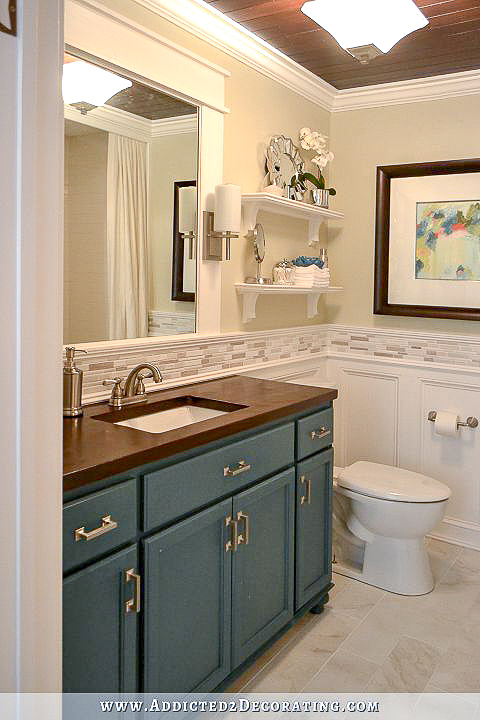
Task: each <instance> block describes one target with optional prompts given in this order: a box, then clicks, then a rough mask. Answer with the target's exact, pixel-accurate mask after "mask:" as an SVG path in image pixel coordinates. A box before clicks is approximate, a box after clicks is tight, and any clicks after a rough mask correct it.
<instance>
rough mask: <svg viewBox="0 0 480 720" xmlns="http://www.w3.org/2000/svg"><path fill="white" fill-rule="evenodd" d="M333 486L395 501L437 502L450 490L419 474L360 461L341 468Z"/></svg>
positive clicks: (445, 496) (444, 498)
mask: <svg viewBox="0 0 480 720" xmlns="http://www.w3.org/2000/svg"><path fill="white" fill-rule="evenodd" d="M337 484H338V485H340V487H344V488H346V489H348V490H354V491H355V492H358V493H361V494H362V495H368V496H370V497H376V498H382V499H383V500H397V501H399V502H418V503H421V502H440V501H441V500H447V499H448V498H449V497H450V488H449V487H447V485H444V484H443V483H441V482H439V481H438V480H434V478H431V477H428V476H427V475H421V474H420V473H416V472H411V471H410V470H403V469H402V468H398V467H392V466H391V465H380V464H379V463H372V462H365V461H363V460H360V461H358V462H355V463H353V465H349V467H346V468H343V469H342V470H341V471H340V472H339V474H338V478H337Z"/></svg>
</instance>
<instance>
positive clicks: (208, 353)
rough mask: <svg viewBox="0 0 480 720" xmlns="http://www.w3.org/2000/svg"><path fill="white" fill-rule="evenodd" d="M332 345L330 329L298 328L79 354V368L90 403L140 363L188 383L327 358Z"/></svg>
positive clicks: (166, 377) (169, 380) (172, 379)
mask: <svg viewBox="0 0 480 720" xmlns="http://www.w3.org/2000/svg"><path fill="white" fill-rule="evenodd" d="M326 345H327V331H326V328H325V327H324V326H319V327H318V329H317V328H314V329H312V328H298V329H296V331H294V332H291V331H285V332H281V331H280V332H279V331H275V332H272V333H256V332H255V333H245V334H239V335H229V336H218V337H210V338H200V337H199V338H198V339H197V338H195V339H192V340H190V341H185V340H181V339H180V340H178V339H177V340H176V342H174V343H173V342H171V341H170V342H168V341H167V342H165V341H162V342H159V344H158V345H157V344H156V343H155V346H154V347H152V348H149V347H145V346H144V347H142V348H141V349H140V348H137V349H135V350H128V349H125V348H124V349H119V350H116V351H112V350H111V349H110V350H108V351H105V350H102V351H98V352H95V351H94V350H89V352H88V355H86V356H84V355H79V356H78V360H77V365H78V367H79V368H81V369H82V370H83V371H84V379H83V396H84V399H86V400H88V399H89V398H91V397H93V396H98V395H99V394H103V395H106V394H108V388H105V387H104V386H103V384H102V383H103V380H105V379H107V378H113V377H116V376H121V377H123V376H125V375H127V374H128V373H129V372H130V370H131V369H132V368H134V367H135V365H138V364H139V363H140V362H145V361H147V362H152V363H154V364H156V365H158V366H159V368H160V370H161V372H162V376H163V379H164V382H170V383H171V382H175V381H177V380H178V381H181V380H185V379H190V378H191V379H192V381H195V380H200V379H201V378H202V375H206V374H209V373H218V374H219V375H221V374H222V371H228V372H231V371H232V369H238V370H242V369H245V368H246V367H251V366H258V365H262V364H264V363H272V362H275V361H281V360H295V359H302V358H306V357H312V356H323V355H324V354H325V350H326Z"/></svg>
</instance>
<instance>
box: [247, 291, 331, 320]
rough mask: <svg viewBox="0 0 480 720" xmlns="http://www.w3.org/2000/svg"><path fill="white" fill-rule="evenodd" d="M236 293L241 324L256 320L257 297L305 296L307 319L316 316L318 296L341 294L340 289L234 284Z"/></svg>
mask: <svg viewBox="0 0 480 720" xmlns="http://www.w3.org/2000/svg"><path fill="white" fill-rule="evenodd" d="M235 287H236V288H237V293H238V294H239V295H240V296H241V298H242V302H243V315H242V322H244V323H247V322H250V320H254V319H255V318H256V314H255V306H256V304H257V300H258V296H259V295H305V296H306V298H307V317H308V318H313V317H315V315H316V314H317V305H318V300H319V297H320V295H326V294H328V293H336V292H341V291H342V290H343V288H342V287H331V286H329V287H326V288H306V287H299V286H297V285H255V284H254V283H235Z"/></svg>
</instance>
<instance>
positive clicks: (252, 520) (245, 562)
mask: <svg viewBox="0 0 480 720" xmlns="http://www.w3.org/2000/svg"><path fill="white" fill-rule="evenodd" d="M294 486H295V471H294V470H293V469H292V470H287V471H286V472H283V473H281V474H280V475H276V476H275V477H274V478H272V479H271V480H266V481H265V482H263V483H261V484H260V485H257V486H256V487H254V488H251V489H250V490H246V491H245V492H242V493H240V494H238V495H235V497H234V498H233V517H234V519H235V520H236V521H237V531H238V544H237V549H236V552H234V553H233V554H232V559H233V581H232V588H233V598H232V606H233V620H232V626H233V635H232V637H233V653H232V658H233V665H234V667H236V666H238V665H240V663H242V662H243V661H244V660H245V659H246V658H247V657H248V656H249V655H251V654H252V653H253V652H254V651H255V650H257V649H258V648H259V647H261V646H262V645H263V644H264V643H265V642H267V640H269V639H270V638H271V637H272V636H273V635H274V634H275V633H276V632H277V631H278V630H280V629H281V628H282V627H283V626H284V625H285V624H286V623H287V622H288V621H289V620H290V619H291V618H292V616H293V550H294V517H295V510H294V507H295V499H294V497H295V489H294Z"/></svg>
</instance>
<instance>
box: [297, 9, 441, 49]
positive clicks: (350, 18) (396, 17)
mask: <svg viewBox="0 0 480 720" xmlns="http://www.w3.org/2000/svg"><path fill="white" fill-rule="evenodd" d="M302 12H303V13H305V15H308V17H309V18H311V19H312V20H313V21H314V22H316V23H317V25H320V26H321V27H323V28H324V29H325V30H326V31H327V32H329V33H330V35H333V37H334V38H335V40H336V41H337V42H338V44H339V45H341V46H342V47H343V48H345V50H347V51H348V52H349V53H350V54H351V55H353V56H354V57H356V58H357V60H359V61H360V62H361V63H367V62H369V60H371V59H372V58H374V57H377V56H378V55H381V54H382V53H387V52H388V51H389V50H391V49H392V47H393V46H394V45H395V44H396V43H397V42H398V41H399V40H401V39H402V38H403V37H405V36H406V35H408V34H409V33H411V32H413V31H414V30H419V29H420V28H422V27H425V25H428V20H427V18H426V17H425V15H424V14H423V13H422V12H420V10H419V9H418V7H417V6H416V5H415V3H414V2H413V0H388V2H387V0H362V1H361V2H360V0H311V1H310V2H306V3H305V4H304V5H303V7H302Z"/></svg>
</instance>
